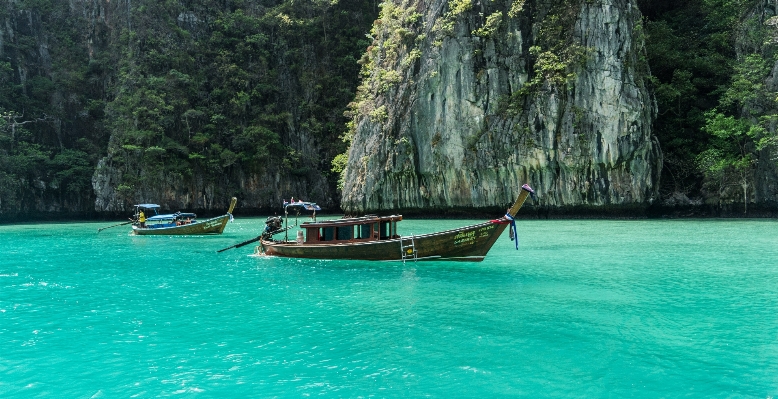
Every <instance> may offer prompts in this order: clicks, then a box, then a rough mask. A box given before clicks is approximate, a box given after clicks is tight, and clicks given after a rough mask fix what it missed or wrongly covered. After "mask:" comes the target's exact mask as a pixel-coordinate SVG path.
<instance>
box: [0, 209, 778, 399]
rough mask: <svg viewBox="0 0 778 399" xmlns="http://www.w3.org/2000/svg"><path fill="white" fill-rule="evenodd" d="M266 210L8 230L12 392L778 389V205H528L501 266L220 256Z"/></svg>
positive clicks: (411, 228)
mask: <svg viewBox="0 0 778 399" xmlns="http://www.w3.org/2000/svg"><path fill="white" fill-rule="evenodd" d="M263 221H264V219H241V218H238V219H236V220H235V222H234V223H231V224H229V225H228V226H227V229H226V231H225V234H224V235H222V236H210V237H133V236H129V235H128V231H129V229H127V228H126V227H127V226H123V227H117V228H114V229H109V230H105V231H103V232H101V233H100V234H96V230H97V228H98V227H105V226H107V225H110V224H111V223H74V224H37V225H13V226H0V238H1V239H2V241H1V242H2V251H0V397H67V398H101V397H103V398H107V397H142V398H151V397H165V396H176V397H301V396H325V397H404V396H412V397H421V396H429V397H532V398H543V397H548V398H551V397H554V398H559V397H592V398H601V397H613V398H619V397H639V398H661V397H667V398H674V397H695V398H696V397H700V398H725V397H726V398H739V397H743V398H746V397H750V398H768V397H772V396H775V395H776V394H778V293H777V292H778V224H776V222H775V221H772V220H751V221H749V220H737V221H719V220H701V221H686V220H669V221H545V220H543V221H519V223H518V224H519V228H520V229H522V231H521V232H520V233H519V237H520V240H521V241H520V251H518V252H517V251H516V250H515V249H514V248H513V243H512V242H511V241H510V240H509V239H508V237H507V234H505V235H504V236H503V237H501V238H500V240H498V242H497V244H496V246H495V247H494V248H493V249H492V251H491V252H490V253H489V256H487V258H486V260H485V261H484V262H482V263H453V262H426V263H421V262H420V263H417V264H414V263H407V264H402V263H388V262H356V261H300V260H289V259H278V258H254V257H249V256H247V255H248V254H250V253H251V251H252V249H253V246H246V247H243V248H239V249H232V250H229V251H226V252H224V253H220V254H217V253H216V250H217V249H220V248H223V247H227V246H229V245H232V244H235V243H237V242H240V241H243V240H245V239H248V238H251V237H252V236H254V235H255V234H256V232H257V231H259V229H260V228H261V227H262V226H263ZM469 223H470V222H469V221H456V220H435V221H430V220H420V221H414V220H406V221H403V222H402V223H401V224H400V227H401V228H402V229H403V230H401V231H402V232H404V233H416V234H419V233H424V232H429V231H434V230H441V229H445V228H452V227H457V226H462V225H465V224H469Z"/></svg>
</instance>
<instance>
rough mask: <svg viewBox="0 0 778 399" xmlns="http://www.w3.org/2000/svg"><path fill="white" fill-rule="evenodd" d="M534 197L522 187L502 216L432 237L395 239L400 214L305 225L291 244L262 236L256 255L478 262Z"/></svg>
mask: <svg viewBox="0 0 778 399" xmlns="http://www.w3.org/2000/svg"><path fill="white" fill-rule="evenodd" d="M534 194H535V193H534V192H533V191H532V189H531V188H530V187H529V186H528V185H526V184H525V185H524V186H522V190H521V193H520V194H519V197H518V198H517V199H516V202H514V204H513V206H511V207H510V209H508V212H507V213H506V214H505V216H503V217H501V218H499V219H495V220H490V221H487V222H484V223H479V224H475V225H472V226H466V227H460V228H458V229H453V230H447V231H441V232H438V233H431V234H421V235H412V236H400V235H398V234H397V222H399V221H401V220H402V216H401V215H392V216H364V217H357V218H343V219H336V220H328V221H321V222H306V223H302V224H301V225H300V228H301V229H302V230H304V231H305V235H304V236H303V234H302V231H300V232H298V236H297V240H294V241H291V240H289V239H288V237H287V238H285V239H284V240H280V241H276V240H273V239H272V234H264V235H263V236H261V239H260V240H259V241H260V245H258V246H257V247H256V249H255V254H256V255H273V256H282V257H291V258H314V259H358V260H401V261H405V260H414V261H415V260H455V261H471V262H480V261H482V260H483V259H484V257H485V256H486V254H487V253H488V252H489V249H491V248H492V245H494V243H495V241H497V238H498V237H499V236H500V234H501V233H502V232H503V230H505V228H506V227H508V226H509V225H511V226H512V227H513V228H514V233H515V223H514V222H513V218H514V217H515V216H516V213H518V211H519V209H520V208H521V206H522V205H523V204H524V201H525V200H526V199H527V196H529V195H533V198H534ZM274 227H275V228H278V227H280V226H274ZM270 230H272V229H270ZM275 231H281V230H280V229H278V230H275Z"/></svg>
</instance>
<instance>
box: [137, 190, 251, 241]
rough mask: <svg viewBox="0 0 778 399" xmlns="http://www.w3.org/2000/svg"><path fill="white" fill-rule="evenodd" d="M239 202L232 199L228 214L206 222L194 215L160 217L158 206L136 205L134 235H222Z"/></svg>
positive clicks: (172, 214)
mask: <svg viewBox="0 0 778 399" xmlns="http://www.w3.org/2000/svg"><path fill="white" fill-rule="evenodd" d="M237 201H238V199H237V198H235V197H232V200H231V201H230V208H229V210H227V213H226V214H224V215H221V216H217V217H213V218H210V219H205V220H197V215H196V214H194V213H182V212H176V213H171V214H167V215H159V214H158V211H159V208H160V206H159V205H157V204H140V205H135V214H134V215H133V218H132V234H135V235H141V236H143V235H200V234H221V233H222V232H223V231H224V227H225V226H227V222H229V221H231V220H232V219H233V217H232V210H233V209H235V204H236V203H237ZM147 212H148V213H152V212H153V213H154V215H153V216H147Z"/></svg>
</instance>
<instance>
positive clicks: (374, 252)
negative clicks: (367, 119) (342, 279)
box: [257, 222, 508, 262]
mask: <svg viewBox="0 0 778 399" xmlns="http://www.w3.org/2000/svg"><path fill="white" fill-rule="evenodd" d="M506 226H508V225H507V224H501V223H495V222H485V223H480V224H475V225H471V226H466V227H461V228H458V229H453V230H447V231H442V232H438V233H431V234H422V235H414V236H404V237H401V238H393V239H387V240H380V241H367V242H365V241H354V242H344V243H333V244H306V243H297V242H294V241H269V240H262V241H260V245H259V246H258V247H257V252H258V253H263V254H265V255H272V256H282V257H291V258H311V259H359V260H455V261H470V262H480V261H482V260H483V259H484V257H485V256H486V254H487V252H489V250H490V249H491V248H492V245H494V243H495V242H496V241H497V238H498V237H499V236H500V234H502V232H503V230H505V227H506ZM410 245H412V246H414V247H415V250H416V256H415V257H414V254H413V248H408V246H410ZM403 254H404V255H405V256H403Z"/></svg>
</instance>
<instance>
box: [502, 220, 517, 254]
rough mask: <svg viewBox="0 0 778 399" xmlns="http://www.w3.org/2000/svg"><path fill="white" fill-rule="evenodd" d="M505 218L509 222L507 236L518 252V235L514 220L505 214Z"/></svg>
mask: <svg viewBox="0 0 778 399" xmlns="http://www.w3.org/2000/svg"><path fill="white" fill-rule="evenodd" d="M505 218H506V219H508V220H509V221H510V224H511V226H510V227H508V233H509V234H508V235H509V236H510V237H511V241H514V242H515V243H516V250H517V251H518V250H519V234H518V233H517V232H516V220H515V219H514V218H513V217H512V216H511V215H509V214H507V213H506V214H505Z"/></svg>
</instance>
